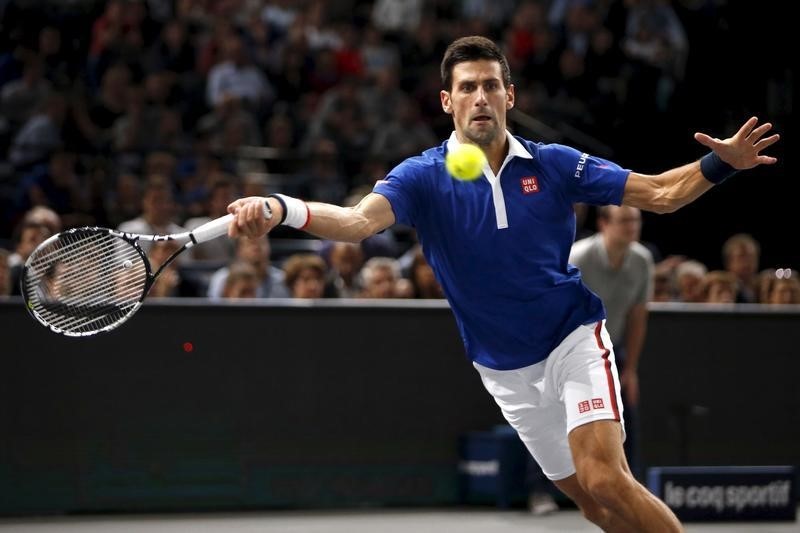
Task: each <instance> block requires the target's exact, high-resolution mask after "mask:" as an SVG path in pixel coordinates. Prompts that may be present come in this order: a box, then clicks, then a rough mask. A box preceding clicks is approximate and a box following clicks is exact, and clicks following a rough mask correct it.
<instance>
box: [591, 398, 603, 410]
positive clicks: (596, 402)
mask: <svg viewBox="0 0 800 533" xmlns="http://www.w3.org/2000/svg"><path fill="white" fill-rule="evenodd" d="M603 407H604V406H603V399H602V398H592V409H602V408H603Z"/></svg>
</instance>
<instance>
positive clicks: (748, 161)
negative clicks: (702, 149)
mask: <svg viewBox="0 0 800 533" xmlns="http://www.w3.org/2000/svg"><path fill="white" fill-rule="evenodd" d="M756 124H758V117H752V118H750V119H749V120H748V121H747V122H745V123H744V124H743V125H742V127H741V128H739V131H737V132H736V134H735V135H734V136H733V137H729V138H727V139H722V140H720V139H717V138H716V137H710V136H708V135H706V134H705V133H699V132H698V133H695V134H694V138H695V140H696V141H697V142H699V143H700V144H702V145H703V146H707V147H708V148H710V149H711V150H713V151H714V153H716V154H717V155H718V156H719V158H720V159H722V160H723V161H724V162H725V163H727V164H729V165H730V166H732V167H733V168H735V169H736V170H745V169H748V168H753V167H756V166H758V165H772V164H774V163H775V162H777V161H778V160H777V159H776V158H774V157H770V156H767V155H761V152H762V151H763V150H764V149H765V148H767V147H768V146H772V145H773V144H775V143H776V142H778V140H779V139H780V135H778V134H777V133H776V134H773V135H770V136H769V137H766V138H762V137H764V135H765V134H766V133H767V132H768V131H769V130H771V129H772V124H770V123H769V122H766V123H764V124H762V125H760V126H758V127H756Z"/></svg>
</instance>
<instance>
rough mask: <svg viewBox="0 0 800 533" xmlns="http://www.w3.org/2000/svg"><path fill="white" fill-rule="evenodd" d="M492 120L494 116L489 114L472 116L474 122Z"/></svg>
mask: <svg viewBox="0 0 800 533" xmlns="http://www.w3.org/2000/svg"><path fill="white" fill-rule="evenodd" d="M491 120H492V117H490V116H489V115H475V116H474V117H472V122H481V123H484V122H489V121H491Z"/></svg>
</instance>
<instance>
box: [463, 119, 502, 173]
mask: <svg viewBox="0 0 800 533" xmlns="http://www.w3.org/2000/svg"><path fill="white" fill-rule="evenodd" d="M456 138H457V139H458V142H460V143H462V144H464V143H469V142H471V141H469V140H468V139H467V138H466V137H465V136H463V135H462V134H460V133H459V132H458V131H456ZM478 146H479V147H480V148H481V150H483V153H484V154H486V160H487V161H488V162H489V167H491V169H492V172H494V174H495V175H497V173H498V172H500V168H501V167H502V166H503V162H504V161H505V160H506V156H507V155H508V149H509V147H508V136H507V135H506V130H505V129H503V134H502V135H500V136H498V137H497V138H496V139H495V140H494V141H492V142H491V144H488V145H478Z"/></svg>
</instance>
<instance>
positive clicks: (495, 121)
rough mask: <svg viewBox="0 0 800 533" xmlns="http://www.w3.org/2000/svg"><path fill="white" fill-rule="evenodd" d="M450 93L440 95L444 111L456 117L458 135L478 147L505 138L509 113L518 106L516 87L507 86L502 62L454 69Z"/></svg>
mask: <svg viewBox="0 0 800 533" xmlns="http://www.w3.org/2000/svg"><path fill="white" fill-rule="evenodd" d="M452 79H453V85H452V87H451V89H450V91H442V92H441V93H440V95H439V96H440V97H441V101H442V109H444V111H445V113H449V114H451V115H453V124H454V125H455V129H456V133H457V134H458V136H459V137H460V138H461V139H463V140H468V141H470V142H473V143H475V144H477V145H478V146H489V145H490V144H492V142H494V141H495V140H497V139H498V138H505V130H506V112H507V111H508V110H509V109H511V108H512V107H513V106H514V86H513V85H510V86H509V87H504V86H503V74H502V70H501V68H500V63H499V62H497V61H490V60H486V59H481V60H478V61H465V62H462V63H457V64H456V65H455V66H454V67H453V77H452Z"/></svg>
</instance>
